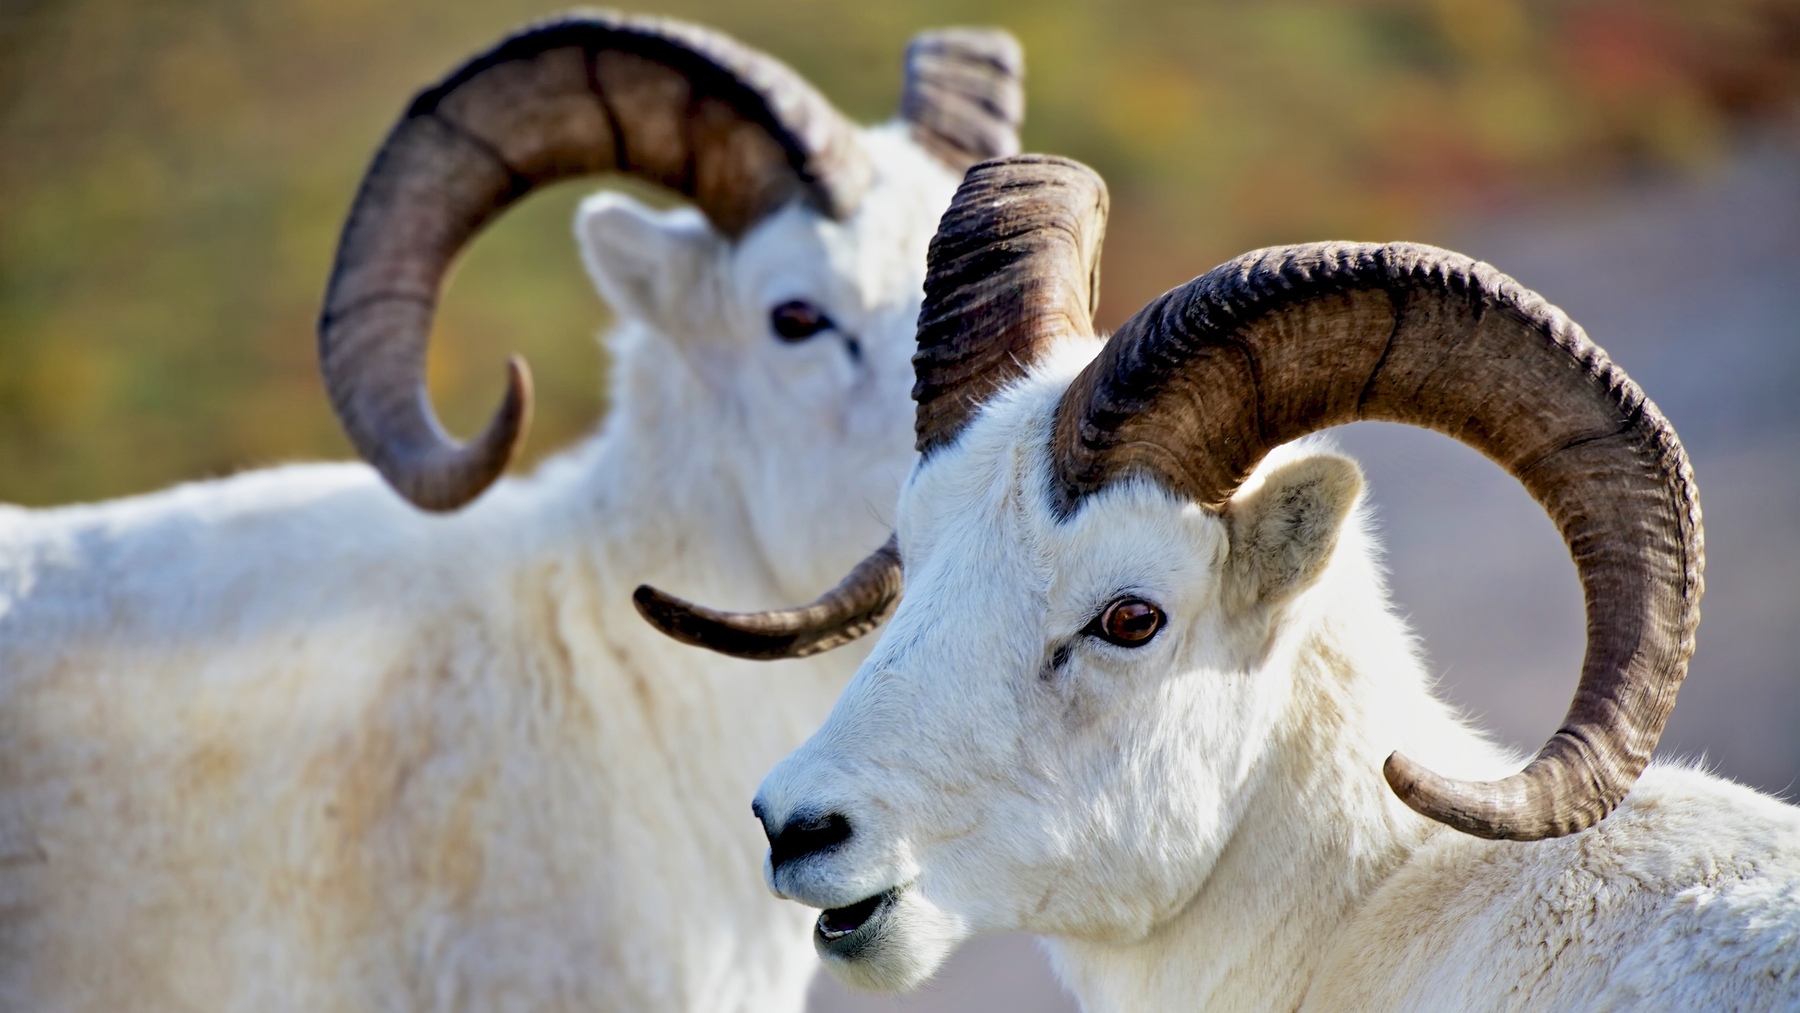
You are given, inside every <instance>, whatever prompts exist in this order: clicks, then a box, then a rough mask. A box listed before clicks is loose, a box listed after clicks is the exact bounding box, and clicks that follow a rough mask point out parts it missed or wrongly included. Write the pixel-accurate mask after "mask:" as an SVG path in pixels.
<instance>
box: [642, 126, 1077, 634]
mask: <svg viewBox="0 0 1800 1013" xmlns="http://www.w3.org/2000/svg"><path fill="white" fill-rule="evenodd" d="M1106 199H1107V198H1106V185H1105V184H1104V183H1102V182H1101V181H1100V177H1098V176H1096V175H1094V173H1093V172H1092V171H1091V170H1089V169H1087V168H1086V167H1084V166H1081V165H1079V164H1077V163H1075V162H1070V161H1068V160H1066V159H1060V158H1048V157H1045V156H1041V155H1030V156H1021V157H1018V158H1014V159H1011V160H1007V161H997V162H988V163H983V164H981V165H977V166H975V167H974V168H973V169H970V170H969V173H968V175H967V176H966V177H965V178H964V179H963V184H962V187H961V188H960V189H958V190H957V192H956V197H955V198H954V199H953V200H952V201H951V202H950V208H949V210H947V211H945V212H944V217H943V219H942V221H941V222H940V223H939V225H938V232H937V235H936V236H934V237H933V238H932V240H931V248H930V250H929V252H928V253H927V255H926V266H925V302H924V305H923V306H922V308H921V309H920V311H919V350H918V352H917V353H916V354H915V355H914V356H913V367H914V370H915V375H916V378H917V379H916V382H915V384H914V386H913V399H914V400H916V401H917V402H918V410H917V416H916V420H915V426H916V429H917V434H918V449H919V450H920V452H921V453H925V454H929V453H930V452H931V451H932V450H935V449H936V448H938V447H940V446H943V445H944V444H947V443H949V442H950V441H952V440H954V439H955V438H956V435H957V434H958V433H959V432H961V431H962V428H963V426H964V425H966V424H967V423H968V420H969V419H970V418H971V417H973V415H974V413H975V411H976V409H977V408H979V407H980V404H981V402H982V400H984V399H985V398H986V397H987V396H988V395H990V394H992V393H993V391H994V390H995V389H996V388H997V387H999V386H1000V385H1002V384H1004V383H1006V382H1007V381H1008V380H1011V379H1015V378H1017V377H1019V376H1022V375H1023V374H1024V372H1025V370H1026V369H1027V368H1028V367H1029V366H1030V364H1031V363H1032V362H1034V361H1035V360H1036V359H1037V357H1038V355H1039V354H1040V353H1041V352H1042V351H1043V349H1044V348H1045V347H1046V345H1047V344H1048V342H1049V341H1051V340H1052V339H1054V338H1058V337H1060V336H1062V335H1063V334H1066V333H1069V332H1070V331H1074V332H1076V333H1079V334H1087V335H1091V334H1092V333H1093V315H1094V314H1093V310H1094V303H1095V302H1096V300H1097V297H1098V293H1099V284H1100V281H1099V274H1098V273H1097V271H1098V267H1097V264H1098V260H1099V250H1100V237H1101V232H1102V230H1103V228H1104V225H1105V221H1106ZM900 588H901V565H900V550H899V547H898V544H897V543H896V542H895V541H894V540H893V539H889V540H888V543H887V544H886V545H884V546H882V547H881V548H880V549H878V550H876V552H875V553H874V554H873V555H871V556H869V557H868V558H867V559H865V560H863V561H862V563H860V564H858V565H857V567H856V569H854V570H852V571H851V572H850V575H849V576H848V577H845V578H844V580H843V581H842V582H841V583H839V584H838V586H837V587H835V588H833V589H832V590H830V591H828V592H826V593H825V594H824V595H823V596H822V597H820V598H819V599H818V600H817V601H815V602H813V603H812V604H810V605H806V606H803V607H801V608H797V609H791V610H786V611H780V612H737V613H733V612H717V611H714V610H712V609H708V608H705V607H703V606H699V605H695V604H693V603H691V602H686V601H683V600H681V599H680V598H676V597H674V596H672V595H668V594H664V593H663V592H661V591H658V590H656V589H655V588H652V587H640V588H638V590H637V595H636V601H637V607H638V611H639V612H640V613H642V614H643V616H644V618H645V619H647V620H649V621H650V623H651V625H653V626H655V627H656V628H657V629H660V630H662V631H663V632H664V633H666V634H668V635H669V636H671V637H674V638H675V639H676V640H680V641H682V642H683V643H687V644H694V645H696V646H699V647H708V648H711V649H712V650H715V651H718V652H720V653H721V654H730V655H734V656H737V657H740V658H755V659H760V660H769V659H774V658H797V657H803V656H805V655H807V654H814V653H817V652H819V651H825V650H830V649H831V648H833V647H837V646H839V645H841V644H845V643H849V642H850V641H852V640H855V639H856V638H857V637H860V636H862V635H863V634H865V633H867V632H869V631H870V630H873V629H874V628H875V627H877V626H879V625H880V624H881V622H882V621H883V620H885V619H886V618H887V617H888V614H889V613H891V612H892V611H893V609H894V606H895V605H896V604H897V603H898V602H899V597H900Z"/></svg>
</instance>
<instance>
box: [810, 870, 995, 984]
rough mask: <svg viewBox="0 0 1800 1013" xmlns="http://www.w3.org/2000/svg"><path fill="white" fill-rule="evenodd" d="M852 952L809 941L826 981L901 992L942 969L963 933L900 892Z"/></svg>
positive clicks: (911, 895)
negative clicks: (829, 978) (828, 976)
mask: <svg viewBox="0 0 1800 1013" xmlns="http://www.w3.org/2000/svg"><path fill="white" fill-rule="evenodd" d="M869 928H870V929H872V930H873V931H871V932H869V933H868V934H867V935H866V937H865V938H863V939H862V940H860V941H859V943H858V945H856V946H854V947H852V948H844V947H832V946H829V945H826V944H825V943H824V942H822V941H821V940H820V938H819V936H818V934H817V933H815V934H814V936H813V946H814V949H816V950H817V951H818V954H819V959H821V960H822V961H824V963H825V967H826V968H827V969H828V970H830V972H831V975H832V977H834V978H836V979H838V980H839V981H841V982H843V983H844V984H846V985H849V986H851V987H852V988H859V989H862V990H864V991H869V992H907V991H911V990H912V989H915V988H917V987H919V986H920V985H922V984H924V983H925V982H926V981H927V980H929V979H930V978H931V976H932V975H933V974H936V973H937V969H938V968H939V967H941V966H943V963H944V961H945V959H946V958H948V957H949V956H950V954H951V952H952V951H954V950H955V949H956V946H957V944H958V943H961V942H962V940H963V938H964V936H965V935H966V934H967V933H965V932H964V931H963V930H962V928H961V926H960V925H959V923H958V920H957V919H955V918H953V917H951V916H950V915H948V914H947V913H945V912H943V911H940V910H939V909H938V908H937V907H935V906H934V905H932V904H931V903H929V902H927V901H925V900H922V899H920V898H919V896H918V894H917V893H915V892H914V891H912V890H902V891H900V893H899V894H898V895H896V896H895V897H894V899H893V901H892V904H891V906H890V907H889V908H888V910H887V911H886V912H884V914H883V916H882V918H881V919H880V924H878V925H871V926H869Z"/></svg>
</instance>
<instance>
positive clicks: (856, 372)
mask: <svg viewBox="0 0 1800 1013" xmlns="http://www.w3.org/2000/svg"><path fill="white" fill-rule="evenodd" d="M864 139H865V141H866V142H867V143H868V144H869V146H870V147H871V149H872V156H873V161H874V163H875V165H876V167H877V171H878V177H879V178H878V179H877V181H876V183H875V185H874V187H873V189H872V190H871V191H870V193H869V194H868V196H867V197H866V199H865V200H864V201H863V203H862V206H861V209H860V210H859V211H858V212H857V214H856V215H855V217H854V218H853V219H851V220H849V221H847V222H844V223H834V222H831V221H829V220H827V219H824V218H822V217H821V216H820V215H818V214H816V213H814V212H812V211H810V210H808V209H805V208H803V207H799V206H794V207H790V208H788V209H786V210H784V211H782V212H780V213H779V214H777V215H776V216H774V217H772V218H770V219H768V220H766V221H764V222H763V223H761V224H759V225H758V226H757V227H756V228H755V229H754V230H752V231H751V232H750V233H748V234H747V235H746V236H744V237H743V239H742V240H741V241H739V242H738V243H736V244H733V243H731V242H728V241H727V240H725V239H724V238H722V237H721V236H720V235H718V234H717V233H715V232H714V231H713V230H712V229H711V228H710V227H708V226H707V224H706V223H705V222H704V221H703V220H702V219H701V218H700V217H699V216H698V215H697V214H695V213H694V212H691V211H671V212H656V211H651V210H649V209H647V208H644V207H642V206H640V205H638V204H636V203H634V202H632V201H630V200H628V199H626V198H624V197H620V196H616V195H608V196H600V197H595V198H593V199H592V200H590V201H588V202H587V203H586V204H585V205H584V206H583V208H582V211H581V214H580V216H579V218H578V221H577V233H578V239H579V240H580V244H581V247H582V251H583V255H584V257H585V258H586V260H587V263H588V265H589V267H590V269H591V270H592V273H593V274H594V276H595V280H596V282H597V283H598V285H599V287H600V289H601V290H602V292H603V293H604V294H605V295H606V296H607V297H608V298H609V299H611V300H612V302H613V304H614V306H615V307H616V308H617V309H618V310H619V312H620V315H621V317H622V323H621V324H620V325H619V326H618V327H617V328H616V330H615V332H614V333H613V334H612V336H611V345H612V351H613V353H614V360H613V361H614V366H613V373H612V395H613V402H612V403H613V405H614V408H613V411H612V413H611V415H610V416H609V418H608V419H607V421H606V423H605V425H604V427H603V429H602V431H601V433H600V434H599V435H598V436H596V437H595V438H594V439H592V440H591V441H589V442H588V443H586V444H585V445H584V446H582V447H580V448H578V449H576V450H574V451H572V452H569V453H567V454H565V455H563V456H562V457H560V458H558V459H556V460H554V461H552V462H551V463H549V464H547V465H545V466H544V467H543V468H542V469H541V470H540V471H539V472H538V473H537V474H535V475H533V476H532V477H530V478H527V479H523V480H517V481H507V482H504V483H502V484H500V485H499V486H497V487H496V488H495V489H493V490H492V491H491V492H490V493H489V494H488V495H486V496H485V497H483V498H482V499H481V500H479V501H478V502H476V503H475V504H474V505H472V506H471V507H469V508H468V509H466V510H464V511H463V512H461V513H458V514H455V515H452V516H447V517H438V516H427V515H425V514H421V513H419V512H417V511H415V510H413V509H411V508H410V507H408V506H407V505H406V504H404V503H403V502H402V501H401V500H400V499H399V498H397V497H396V496H395V495H393V494H392V493H391V492H389V491H388V490H387V489H386V488H385V487H383V486H382V485H381V483H380V481H379V480H378V479H377V478H376V477H375V476H374V474H373V472H371V471H370V470H369V469H368V468H365V467H363V466H361V465H305V466H293V467H285V468H277V469H273V470H269V471H262V472H256V473H251V474H246V475H241V476H238V477H236V478H231V479H226V480H223V481H218V482H208V483H202V484H196V485H188V486H183V487H180V488H176V489H171V490H169V491H166V492H162V493H158V494H156V495H151V496H143V497H138V498H135V499H129V500H123V501H118V502H113V503H106V504H101V505H97V506H81V507H71V508H65V509H57V510H45V511H37V512H28V511H21V510H11V509H5V508H0V1009H6V1010H32V1011H45V1013H50V1011H74V1010H83V1011H103V1010H104V1011H114V1010H133V1011H137V1010H159V1011H160V1010H213V1011H245V1013H249V1011H257V1013H264V1011H282V1010H291V1011H308V1013H318V1011H336V1010H396V1011H397V1010H407V1011H418V1010H479V1011H503V1010H533V1011H538V1010H584V1011H591V1010H621V1011H623V1010H631V1011H641V1010H693V1011H706V1013H715V1011H719V1010H745V1011H749V1010H797V1009H799V1008H800V1007H801V1005H802V1003H803V1000H804V993H805V989H806V984H807V980H808V978H809V977H810V976H811V973H812V970H813V968H814V966H816V965H815V964H814V962H813V958H812V955H811V953H810V952H809V950H808V944H807V918H806V916H805V914H804V913H803V912H802V911H800V910H799V909H798V908H795V907H794V906H792V905H787V904H781V903H779V902H778V901H776V900H774V899H773V898H770V897H769V896H767V894H766V893H765V892H764V891H763V890H762V888H761V885H760V884H758V883H757V882H756V879H755V876H754V875H753V874H747V873H748V870H749V869H750V868H752V866H753V863H754V861H755V857H756V855H757V854H758V853H759V852H760V850H761V835H760V834H759V833H758V830H757V824H756V822H755V820H754V819H752V818H751V816H750V812H749V809H748V807H747V806H746V805H745V799H746V798H747V797H748V796H749V794H750V790H751V788H752V787H753V785H754V783H755V778H756V775H757V773H758V772H759V771H761V770H764V769H766V768H767V766H768V765H769V764H770V763H772V762H774V761H775V760H776V759H777V758H779V757H780V756H781V755H782V753H783V752H785V751H786V750H788V749H791V748H792V747H793V746H794V744H795V743H797V742H799V741H800V740H801V739H802V737H803V736H804V735H805V734H806V732H807V731H809V730H810V729H811V728H813V727H814V726H816V724H817V722H818V721H819V720H820V719H821V718H822V717H823V715H824V713H825V711H826V709H827V708H828V706H829V704H830V701H831V700H832V698H833V697H834V696H835V695H836V693H837V691H838V690H839V689H840V688H841V687H842V685H843V683H844V680H845V679H846V678H847V676H848V674H849V672H850V671H851V670H852V668H853V667H854V664H855V661H856V657H855V654H851V655H843V656H830V655H828V656H824V657H820V658H814V659H810V660H807V661H803V662H794V663H788V664H782V665H760V664H755V663H749V662H734V661H730V660H725V659H722V658H720V657H718V656H716V655H711V654H707V653H705V652H701V651H696V650H693V649H692V648H688V647H684V646H682V645H680V644H677V643H675V642H673V641H670V640H668V639H667V638H665V637H664V636H663V635H662V634H660V633H658V632H656V631H655V630H654V629H652V628H651V627H650V626H648V625H647V624H645V623H644V622H643V621H642V620H641V619H639V618H638V616H637V615H636V614H635V613H634V611H633V608H632V605H631V600H630V596H631V591H632V589H633V587H635V586H636V585H637V584H639V583H640V582H651V583H655V584H657V585H658V586H661V587H665V588H668V589H670V590H671V591H674V592H676V593H679V594H683V595H691V596H694V597H697V598H701V599H705V600H708V601H718V602H722V603H724V604H726V605H728V606H737V607H769V606H773V605H778V604H782V603H785V602H789V601H793V600H796V599H800V598H806V597H811V596H812V595H813V594H816V593H817V592H818V591H819V590H820V589H821V588H822V587H825V586H828V585H829V583H830V582H831V581H832V580H834V579H835V578H836V577H837V576H838V575H839V574H840V573H841V571H843V570H844V569H845V568H847V567H848V566H849V565H850V564H852V563H853V562H855V561H856V560H857V559H858V558H860V557H861V556H862V555H863V554H864V553H866V552H867V551H868V550H869V549H871V548H873V547H874V546H875V545H877V544H879V543H880V542H881V540H882V539H883V538H884V537H885V535H886V533H887V526H888V523H889V521H890V518H889V517H888V513H887V511H888V507H889V504H891V503H892V501H893V497H894V495H895V492H896V490H897V488H898V486H899V484H900V482H901V480H902V479H903V478H904V476H905V474H906V471H907V469H908V468H909V467H910V465H911V463H912V457H913V455H912V451H911V434H910V421H911V411H910V408H911V405H910V402H909V401H908V392H909V390H910V387H911V383H912V374H911V368H910V365H909V359H910V355H911V352H912V335H913V325H914V318H915V316H916V314H917V311H918V304H919V299H920V289H921V284H922V280H923V274H924V257H925V246H926V243H927V241H928V240H929V238H930V236H931V233H932V230H933V228H934V227H935V226H936V223H937V218H938V216H939V214H940V213H941V212H942V209H943V208H944V207H945V206H946V205H947V204H948V202H949V198H950V195H951V192H952V190H953V189H954V187H955V184H956V178H955V176H954V175H953V174H952V173H950V172H949V171H948V170H946V169H945V168H943V167H942V166H941V165H940V164H938V163H937V162H935V161H934V160H932V159H931V158H930V157H929V156H927V155H926V154H925V153H924V152H923V151H922V150H921V149H919V148H918V147H917V146H916V145H915V144H914V143H913V142H912V141H911V140H910V139H909V138H908V137H907V134H906V132H905V129H904V128H903V127H901V126H897V125H896V126H889V127H883V128H878V129H873V130H869V131H865V132H864ZM790 298H805V299H809V300H811V301H813V302H815V303H817V304H818V305H819V306H821V307H822V308H823V309H824V310H825V311H826V312H827V313H828V314H829V315H830V316H831V317H832V318H833V319H834V320H836V321H837V322H838V324H839V328H838V330H837V331H835V332H826V333H822V334H820V335H818V336H816V337H814V338H812V339H810V340H808V341H805V342H803V343H799V344H786V343H783V342H780V341H778V340H777V339H776V338H775V337H774V336H773V335H772V334H771V333H770V331H769V327H768V322H767V321H768V315H767V314H768V309H769V307H771V306H773V305H775V304H777V303H780V302H782V301H784V300H787V299H790ZM852 337H854V338H855V339H856V341H857V343H858V345H859V352H860V357H858V356H853V355H852V354H850V351H849V345H848V339H850V338H852Z"/></svg>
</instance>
